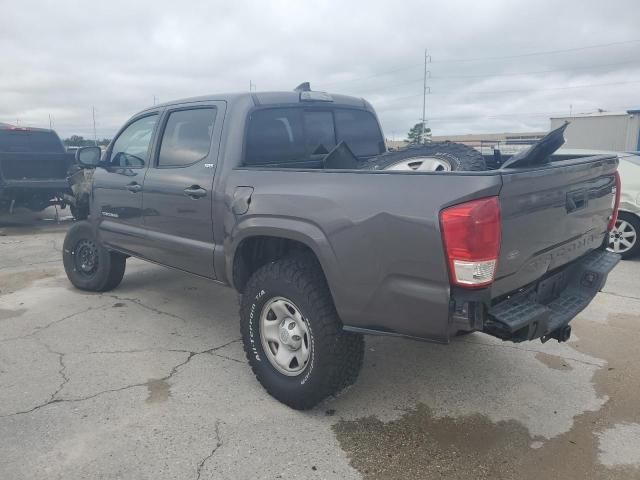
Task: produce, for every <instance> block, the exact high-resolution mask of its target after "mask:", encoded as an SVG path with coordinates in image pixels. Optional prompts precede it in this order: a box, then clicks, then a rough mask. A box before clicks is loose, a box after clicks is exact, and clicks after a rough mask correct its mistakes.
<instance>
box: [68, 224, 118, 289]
mask: <svg viewBox="0 0 640 480" xmlns="http://www.w3.org/2000/svg"><path fill="white" fill-rule="evenodd" d="M126 261H127V259H126V257H125V256H124V255H122V254H120V253H116V252H111V251H109V250H107V249H106V248H105V247H104V246H103V245H102V244H101V243H100V242H99V240H98V239H97V238H96V235H95V232H94V229H93V227H92V226H91V224H89V222H78V223H75V224H74V225H73V226H71V228H69V230H68V231H67V235H66V237H65V238H64V245H63V248H62V262H63V263H64V270H65V272H66V274H67V278H68V279H69V281H70V282H71V283H72V284H73V286H74V287H76V288H79V289H80V290H88V291H90V292H106V291H108V290H113V289H114V288H116V287H117V286H118V285H119V284H120V282H121V281H122V277H123V276H124V270H125V267H126Z"/></svg>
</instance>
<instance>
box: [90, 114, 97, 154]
mask: <svg viewBox="0 0 640 480" xmlns="http://www.w3.org/2000/svg"><path fill="white" fill-rule="evenodd" d="M91 115H92V117H93V143H94V144H95V146H96V147H97V146H98V136H97V135H96V107H94V106H93V105H92V106H91Z"/></svg>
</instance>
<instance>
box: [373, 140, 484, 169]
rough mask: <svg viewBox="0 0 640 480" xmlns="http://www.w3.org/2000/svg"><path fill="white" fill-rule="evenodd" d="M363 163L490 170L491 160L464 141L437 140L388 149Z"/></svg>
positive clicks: (398, 167) (377, 166) (384, 166)
mask: <svg viewBox="0 0 640 480" xmlns="http://www.w3.org/2000/svg"><path fill="white" fill-rule="evenodd" d="M363 167H364V168H368V169H374V170H393V171H415V172H451V171H481V170H486V169H487V164H486V162H485V160H484V157H483V156H482V154H481V153H480V152H479V151H477V150H476V149H475V148H472V147H469V146H467V145H463V144H461V143H453V142H436V143H429V144H425V145H415V146H410V147H408V148H405V149H403V150H398V151H395V152H387V153H384V154H382V155H379V156H378V157H375V158H372V159H371V160H369V161H367V162H366V163H365V165H364V166H363Z"/></svg>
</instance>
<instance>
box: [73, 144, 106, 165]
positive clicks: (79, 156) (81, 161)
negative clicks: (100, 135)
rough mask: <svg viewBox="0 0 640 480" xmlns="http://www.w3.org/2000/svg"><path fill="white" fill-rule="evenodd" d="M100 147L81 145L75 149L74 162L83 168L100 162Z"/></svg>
mask: <svg viewBox="0 0 640 480" xmlns="http://www.w3.org/2000/svg"><path fill="white" fill-rule="evenodd" d="M101 157H102V150H100V147H82V148H79V149H78V150H76V162H77V163H78V165H80V166H81V167H83V168H95V167H97V166H98V165H99V164H100V158H101Z"/></svg>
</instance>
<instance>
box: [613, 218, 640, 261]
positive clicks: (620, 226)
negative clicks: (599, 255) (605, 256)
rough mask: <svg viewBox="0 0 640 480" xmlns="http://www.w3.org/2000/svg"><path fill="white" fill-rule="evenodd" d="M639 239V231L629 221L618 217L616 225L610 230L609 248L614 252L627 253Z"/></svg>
mask: <svg viewBox="0 0 640 480" xmlns="http://www.w3.org/2000/svg"><path fill="white" fill-rule="evenodd" d="M637 241H638V232H636V229H635V228H633V225H631V224H630V223H629V222H627V221H625V220H622V219H618V220H616V225H615V227H614V228H613V230H611V232H609V246H608V248H607V250H609V251H610V252H614V253H625V252H627V251H629V250H631V249H632V248H633V246H634V245H635V244H636V242H637Z"/></svg>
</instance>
